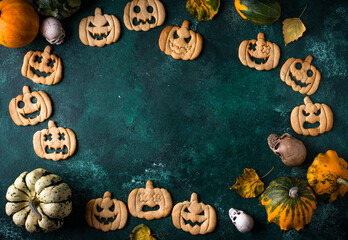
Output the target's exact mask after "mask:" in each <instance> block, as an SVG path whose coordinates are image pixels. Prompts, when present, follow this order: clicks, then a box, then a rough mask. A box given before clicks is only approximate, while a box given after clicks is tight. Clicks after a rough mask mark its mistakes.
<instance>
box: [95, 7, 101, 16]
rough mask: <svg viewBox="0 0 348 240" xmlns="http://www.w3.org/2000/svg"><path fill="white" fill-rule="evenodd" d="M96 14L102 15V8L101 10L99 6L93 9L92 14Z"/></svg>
mask: <svg viewBox="0 0 348 240" xmlns="http://www.w3.org/2000/svg"><path fill="white" fill-rule="evenodd" d="M97 15H102V10H101V8H98V7H97V8H95V10H94V16H97Z"/></svg>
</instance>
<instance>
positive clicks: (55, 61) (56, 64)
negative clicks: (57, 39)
mask: <svg viewBox="0 0 348 240" xmlns="http://www.w3.org/2000/svg"><path fill="white" fill-rule="evenodd" d="M51 50H52V47H51V46H49V45H48V46H46V47H45V50H44V51H43V52H40V51H35V52H34V51H29V52H28V53H27V54H25V56H24V60H23V65H22V75H23V76H24V77H27V78H29V79H31V80H32V81H33V82H35V83H41V84H45V85H53V84H56V83H59V82H60V80H61V79H62V74H63V65H62V61H61V59H60V58H59V57H57V56H56V55H54V54H51Z"/></svg>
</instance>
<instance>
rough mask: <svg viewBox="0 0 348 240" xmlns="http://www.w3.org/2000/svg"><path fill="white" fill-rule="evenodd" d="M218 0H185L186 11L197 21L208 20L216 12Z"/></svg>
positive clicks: (218, 5)
mask: <svg viewBox="0 0 348 240" xmlns="http://www.w3.org/2000/svg"><path fill="white" fill-rule="evenodd" d="M219 7H220V0H187V2H186V9H187V11H188V12H189V13H190V14H191V15H192V16H194V17H195V18H197V20H198V21H209V20H212V19H213V17H214V16H215V15H216V14H217V13H218V11H219Z"/></svg>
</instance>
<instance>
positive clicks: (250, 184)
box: [230, 168, 265, 198]
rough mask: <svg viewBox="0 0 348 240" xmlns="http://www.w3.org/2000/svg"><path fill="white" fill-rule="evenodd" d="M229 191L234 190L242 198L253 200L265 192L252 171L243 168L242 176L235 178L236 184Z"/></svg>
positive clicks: (262, 184) (257, 176)
mask: <svg viewBox="0 0 348 240" xmlns="http://www.w3.org/2000/svg"><path fill="white" fill-rule="evenodd" d="M230 189H231V190H232V189H236V191H237V193H238V194H239V195H241V196H242V197H243V198H255V197H257V196H258V195H260V194H261V193H262V192H263V191H264V190H265V187H264V183H263V182H262V181H261V180H260V177H259V175H257V173H256V171H255V170H254V169H252V168H244V173H243V175H242V176H239V177H237V182H236V183H235V184H234V185H233V186H232V187H231V188H230Z"/></svg>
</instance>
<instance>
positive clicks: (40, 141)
mask: <svg viewBox="0 0 348 240" xmlns="http://www.w3.org/2000/svg"><path fill="white" fill-rule="evenodd" d="M33 145H34V150H35V153H36V154H37V155H38V156H39V157H41V158H46V159H52V160H53V161H58V160H61V159H66V158H68V157H70V156H71V155H73V154H74V152H75V149H76V136H75V133H74V132H73V131H71V130H70V129H68V128H62V127H56V125H55V124H54V122H53V121H49V122H48V129H43V130H41V131H38V132H36V133H35V134H34V137H33Z"/></svg>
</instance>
